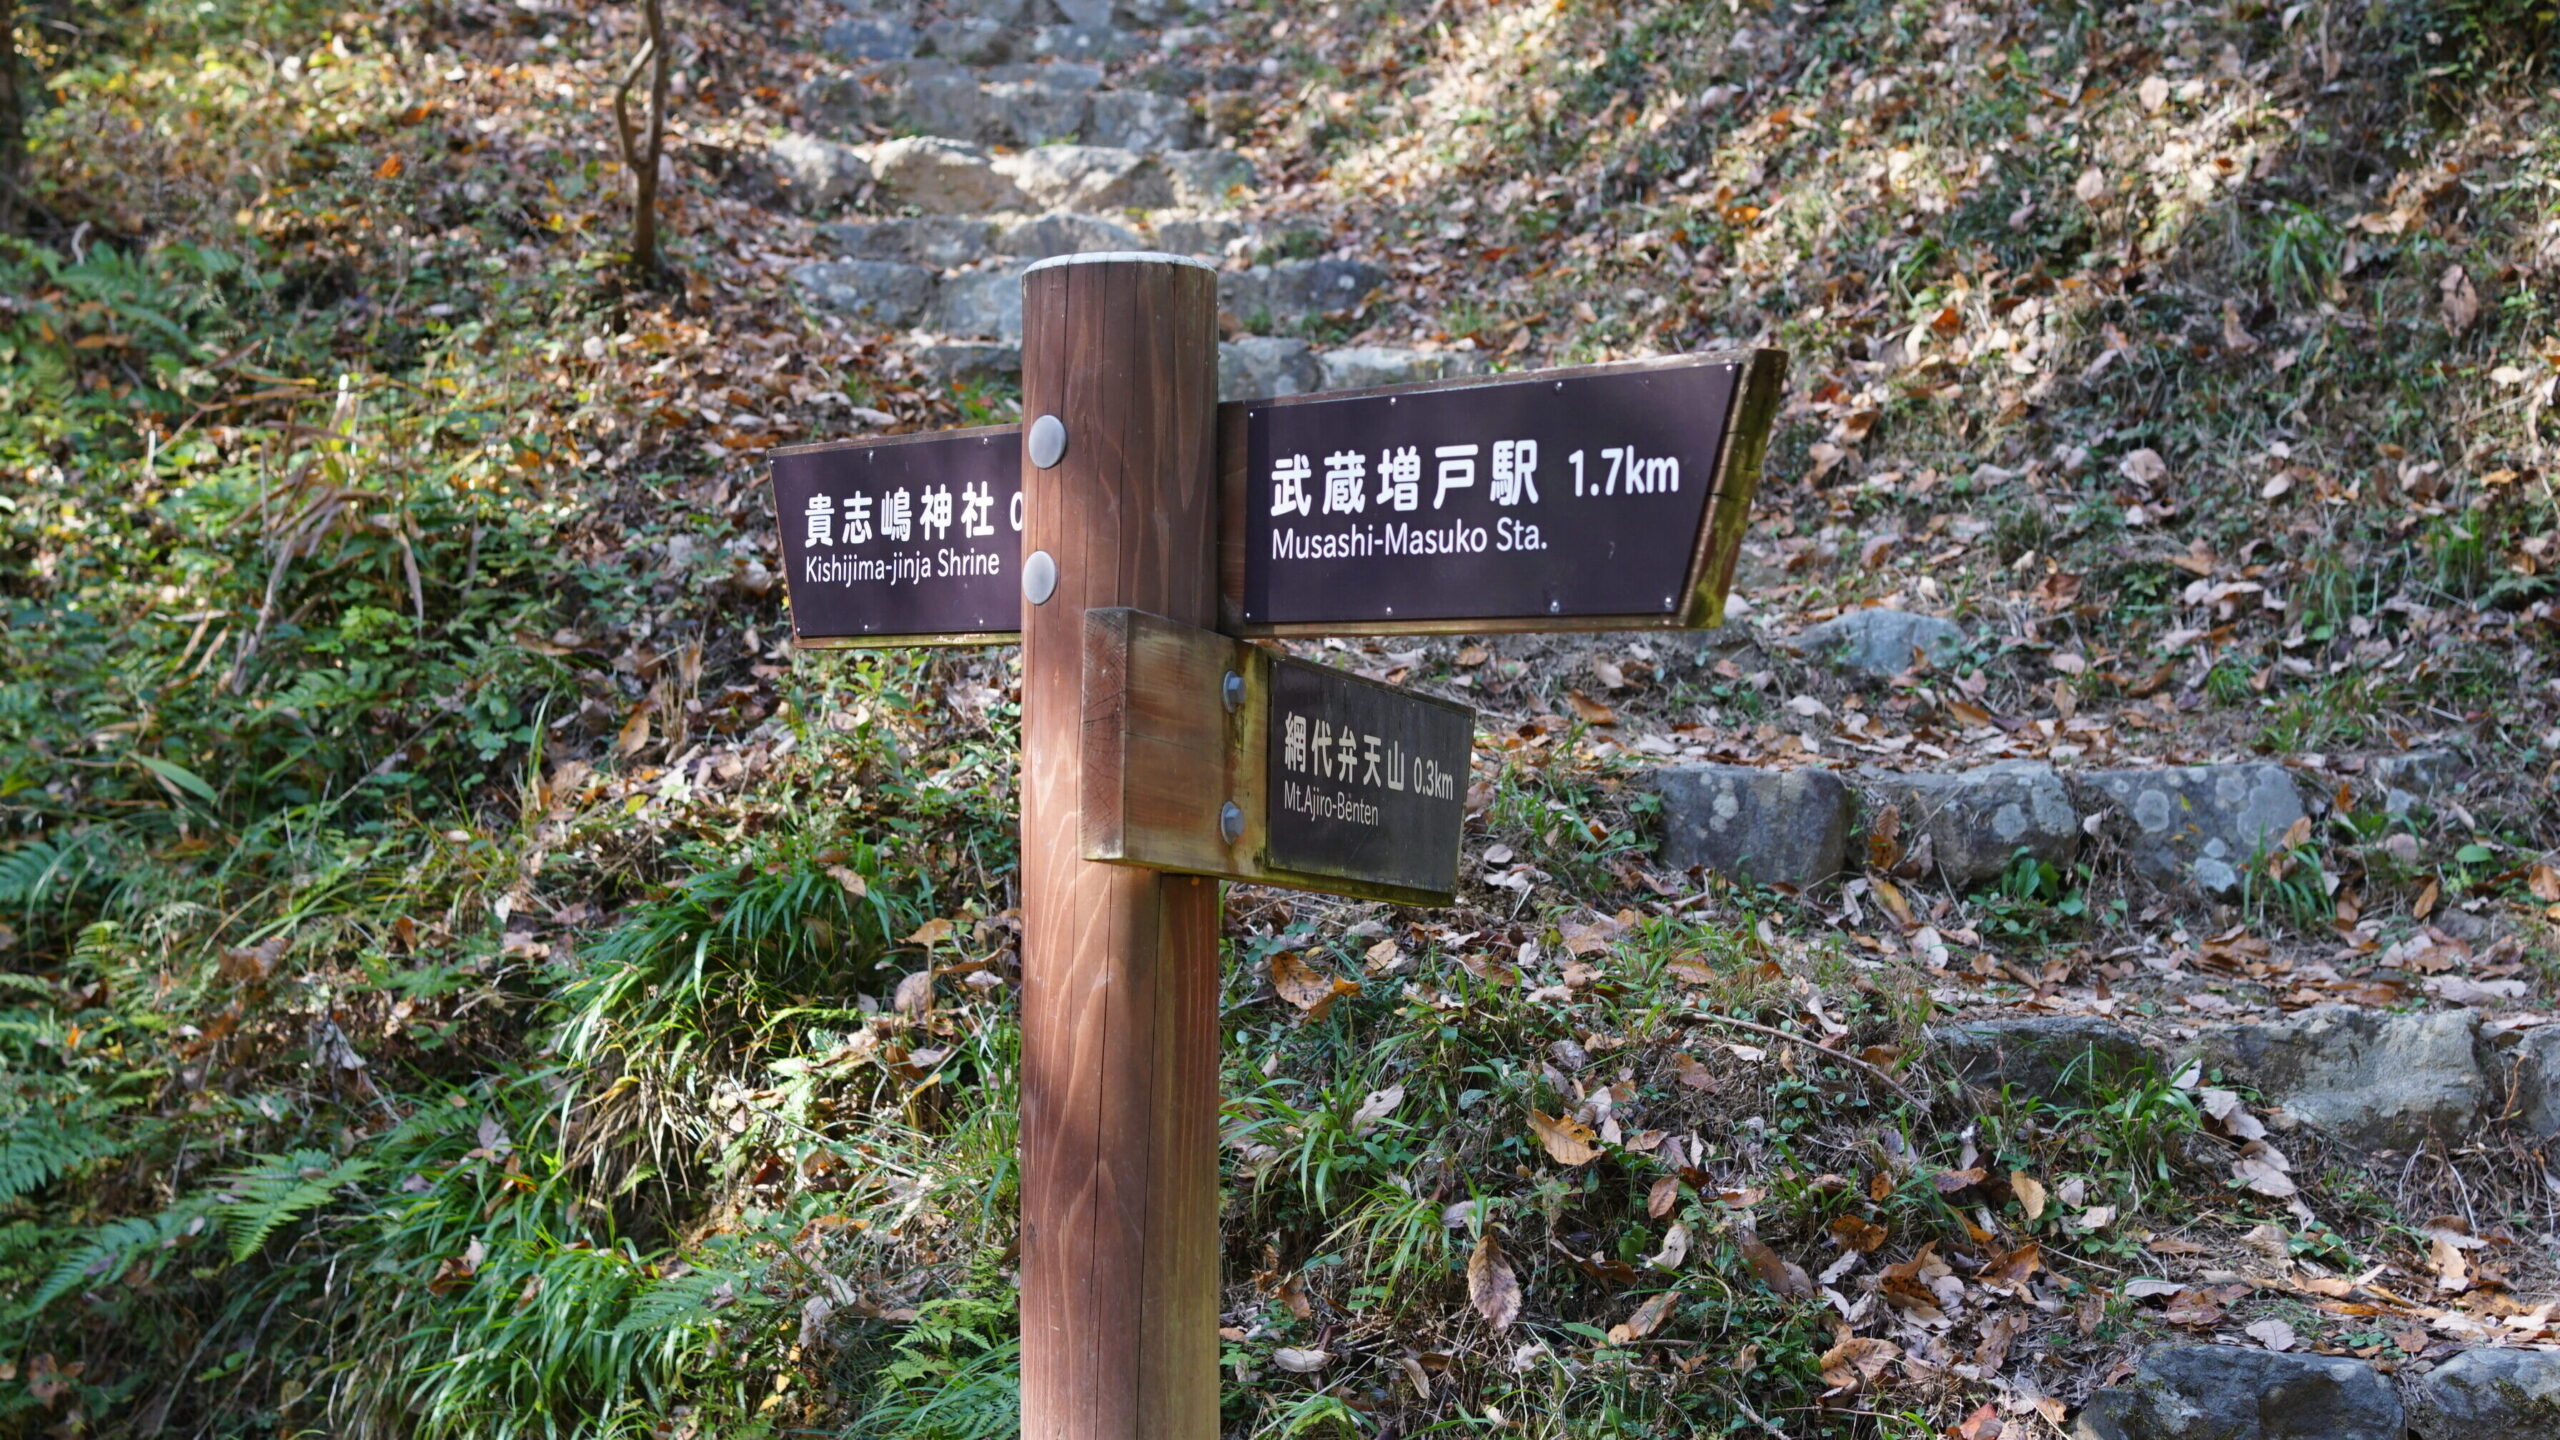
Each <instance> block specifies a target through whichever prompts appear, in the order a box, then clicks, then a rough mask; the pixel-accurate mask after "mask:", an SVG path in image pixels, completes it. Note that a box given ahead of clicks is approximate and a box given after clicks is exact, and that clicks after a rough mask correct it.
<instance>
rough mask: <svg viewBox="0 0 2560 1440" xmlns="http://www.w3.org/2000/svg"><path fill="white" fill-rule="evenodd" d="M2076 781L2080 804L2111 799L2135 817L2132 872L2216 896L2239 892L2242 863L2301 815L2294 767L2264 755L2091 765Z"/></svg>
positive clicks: (2129, 844)
mask: <svg viewBox="0 0 2560 1440" xmlns="http://www.w3.org/2000/svg"><path fill="white" fill-rule="evenodd" d="M2078 783H2079V789H2080V794H2079V796H2078V799H2079V801H2080V804H2081V808H2083V809H2084V810H2094V809H2098V808H2100V807H2101V806H2103V805H2104V804H2106V803H2108V802H2112V803H2114V804H2115V805H2116V806H2118V807H2119V808H2121V809H2122V810H2123V811H2124V813H2125V815H2126V817H2127V818H2128V819H2130V820H2131V821H2132V822H2133V823H2132V825H2131V826H2130V833H2128V834H2127V835H2126V837H2125V853H2126V856H2127V858H2128V859H2130V860H2131V861H2132V862H2133V868H2134V871H2135V872H2136V873H2137V874H2139V875H2141V876H2142V877H2143V878H2144V879H2146V880H2148V881H2150V882H2151V883H2152V884H2154V885H2158V886H2160V887H2161V888H2162V889H2165V890H2173V891H2175V890H2198V891H2202V892H2203V893H2205V894H2207V895H2210V896H2213V897H2214V898H2216V899H2230V898H2232V897H2233V896H2236V895H2237V894H2239V893H2240V890H2241V867H2242V866H2244V865H2246V864H2248V863H2249V862H2250V861H2251V860H2252V859H2254V858H2256V857H2258V856H2260V855H2262V854H2264V853H2265V852H2267V851H2268V850H2271V849H2273V848H2274V847H2275V846H2276V845H2277V844H2278V843H2279V842H2281V841H2282V840H2283V838H2284V834H2285V832H2286V831H2287V830H2290V829H2291V828H2293V823H2294V822H2295V821H2297V820H2300V819H2301V818H2303V809H2302V793H2301V791H2299V790H2297V789H2295V788H2294V783H2293V775H2292V772H2290V771H2288V770H2286V769H2285V768H2284V767H2283V766H2281V765H2277V764H2274V763H2272V762H2269V761H2264V760H2257V761H2251V762H2249V763H2247V764H2241V765H2186V766H2173V767H2169V768H2165V769H2158V770H2092V771H2089V772H2087V773H2086V774H2084V775H2082V776H2080V777H2079V781H2078Z"/></svg>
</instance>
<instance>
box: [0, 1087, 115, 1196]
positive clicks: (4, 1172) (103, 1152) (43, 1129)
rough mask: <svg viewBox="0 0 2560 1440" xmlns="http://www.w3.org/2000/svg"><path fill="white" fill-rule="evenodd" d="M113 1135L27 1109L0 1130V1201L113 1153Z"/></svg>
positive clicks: (57, 1115)
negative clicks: (5, 1127)
mask: <svg viewBox="0 0 2560 1440" xmlns="http://www.w3.org/2000/svg"><path fill="white" fill-rule="evenodd" d="M117 1148H118V1141H117V1138H116V1136H115V1135H114V1134H113V1133H112V1132H110V1131H108V1130H106V1129H104V1128H102V1127H100V1126H96V1125H91V1124H87V1123H84V1122H83V1121H80V1120H76V1119H73V1118H71V1117H69V1116H66V1115H64V1114H62V1113H61V1112H60V1111H55V1110H30V1111H28V1112H26V1113H25V1114H22V1115H17V1116H14V1117H12V1118H11V1119H10V1120H9V1121H8V1128H7V1129H5V1130H0V1204H5V1203H6V1202H8V1201H11V1200H15V1199H17V1198H18V1197H19V1196H21V1195H24V1194H27V1193H28V1192H30V1191H32V1190H36V1189H39V1188H41V1187H42V1186H45V1185H48V1184H50V1183H52V1182H53V1180H54V1179H55V1178H56V1177H58V1176H61V1175H64V1174H67V1173H69V1172H70V1171H71V1170H73V1169H75V1168H77V1167H79V1166H81V1165H85V1164H87V1163H89V1162H90V1161H92V1160H103V1159H105V1158H106V1157H107V1156H110V1155H113V1154H115V1153H116V1150H117Z"/></svg>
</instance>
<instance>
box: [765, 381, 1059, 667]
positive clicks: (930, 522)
mask: <svg viewBox="0 0 2560 1440" xmlns="http://www.w3.org/2000/svg"><path fill="white" fill-rule="evenodd" d="M773 499H774V509H775V510H776V512H777V513H778V515H779V517H780V519H781V522H782V560H783V576H784V584H785V585H786V586H787V587H788V588H789V591H790V596H791V633H792V638H793V640H794V641H796V642H797V643H798V644H800V645H802V646H806V647H810V648H817V649H829V648H842V647H852V646H866V645H931V644H993V643H996V642H999V641H1005V640H1012V639H1016V638H1018V636H1019V632H1020V631H1021V629H1022V577H1021V575H1020V573H1019V571H1020V568H1021V566H1020V561H1021V556H1022V427H1021V426H1019V425H995V426H987V427H984V428H981V429H975V430H945V431H938V432H936V433H933V434H930V435H896V436H890V437H888V438H886V439H880V440H857V441H850V442H845V443H840V444H830V445H800V446H794V447H791V448H789V449H785V450H776V451H775V452H773Z"/></svg>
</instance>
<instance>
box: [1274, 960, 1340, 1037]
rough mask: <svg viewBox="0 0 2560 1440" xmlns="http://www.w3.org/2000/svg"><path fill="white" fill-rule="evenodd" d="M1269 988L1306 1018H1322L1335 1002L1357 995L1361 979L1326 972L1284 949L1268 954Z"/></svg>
mask: <svg viewBox="0 0 2560 1440" xmlns="http://www.w3.org/2000/svg"><path fill="white" fill-rule="evenodd" d="M1271 988H1272V989H1273V990H1274V991H1276V992H1278V994H1279V996H1280V998H1281V999H1283V1000H1286V1001H1288V1002H1289V1003H1290V1004H1292V1005H1295V1006H1296V1007H1298V1010H1299V1012H1300V1013H1302V1014H1303V1015H1305V1016H1306V1018H1307V1019H1309V1020H1321V1019H1323V1018H1324V1012H1325V1011H1327V1010H1330V1009H1332V1008H1333V1002H1334V1001H1336V1000H1338V999H1340V998H1342V997H1343V996H1345V995H1357V994H1359V993H1360V982H1359V981H1357V980H1342V979H1337V978H1335V977H1333V976H1330V975H1326V974H1324V973H1322V972H1321V971H1318V970H1316V969H1315V968H1314V967H1313V966H1310V965H1309V964H1307V962H1306V961H1304V960H1301V959H1299V958H1298V955H1297V952H1296V951H1293V950H1283V951H1281V952H1280V953H1279V954H1277V955H1274V956H1272V957H1271Z"/></svg>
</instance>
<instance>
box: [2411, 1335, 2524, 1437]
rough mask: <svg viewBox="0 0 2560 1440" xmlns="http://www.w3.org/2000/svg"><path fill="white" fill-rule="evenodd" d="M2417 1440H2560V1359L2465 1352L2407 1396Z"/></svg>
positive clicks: (2514, 1353) (2502, 1352)
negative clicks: (2558, 1438)
mask: <svg viewBox="0 0 2560 1440" xmlns="http://www.w3.org/2000/svg"><path fill="white" fill-rule="evenodd" d="M2409 1433H2410V1434H2411V1435H2413V1436H2416V1437H2417V1440H2552V1437H2554V1436H2560V1355H2555V1354H2553V1353H2551V1352H2550V1351H2548V1350H2465V1351H2463V1352H2462V1353H2461V1354H2459V1355H2456V1356H2454V1357H2453V1358H2452V1359H2451V1360H2448V1361H2446V1362H2445V1363H2443V1364H2442V1365H2439V1366H2437V1367H2436V1368H2435V1369H2433V1370H2431V1371H2429V1372H2428V1373H2427V1375H2426V1377H2425V1378H2423V1379H2421V1380H2420V1381H2419V1382H2418V1383H2417V1386H2416V1387H2415V1388H2414V1389H2413V1390H2412V1391H2411V1392H2410V1395H2409Z"/></svg>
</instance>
